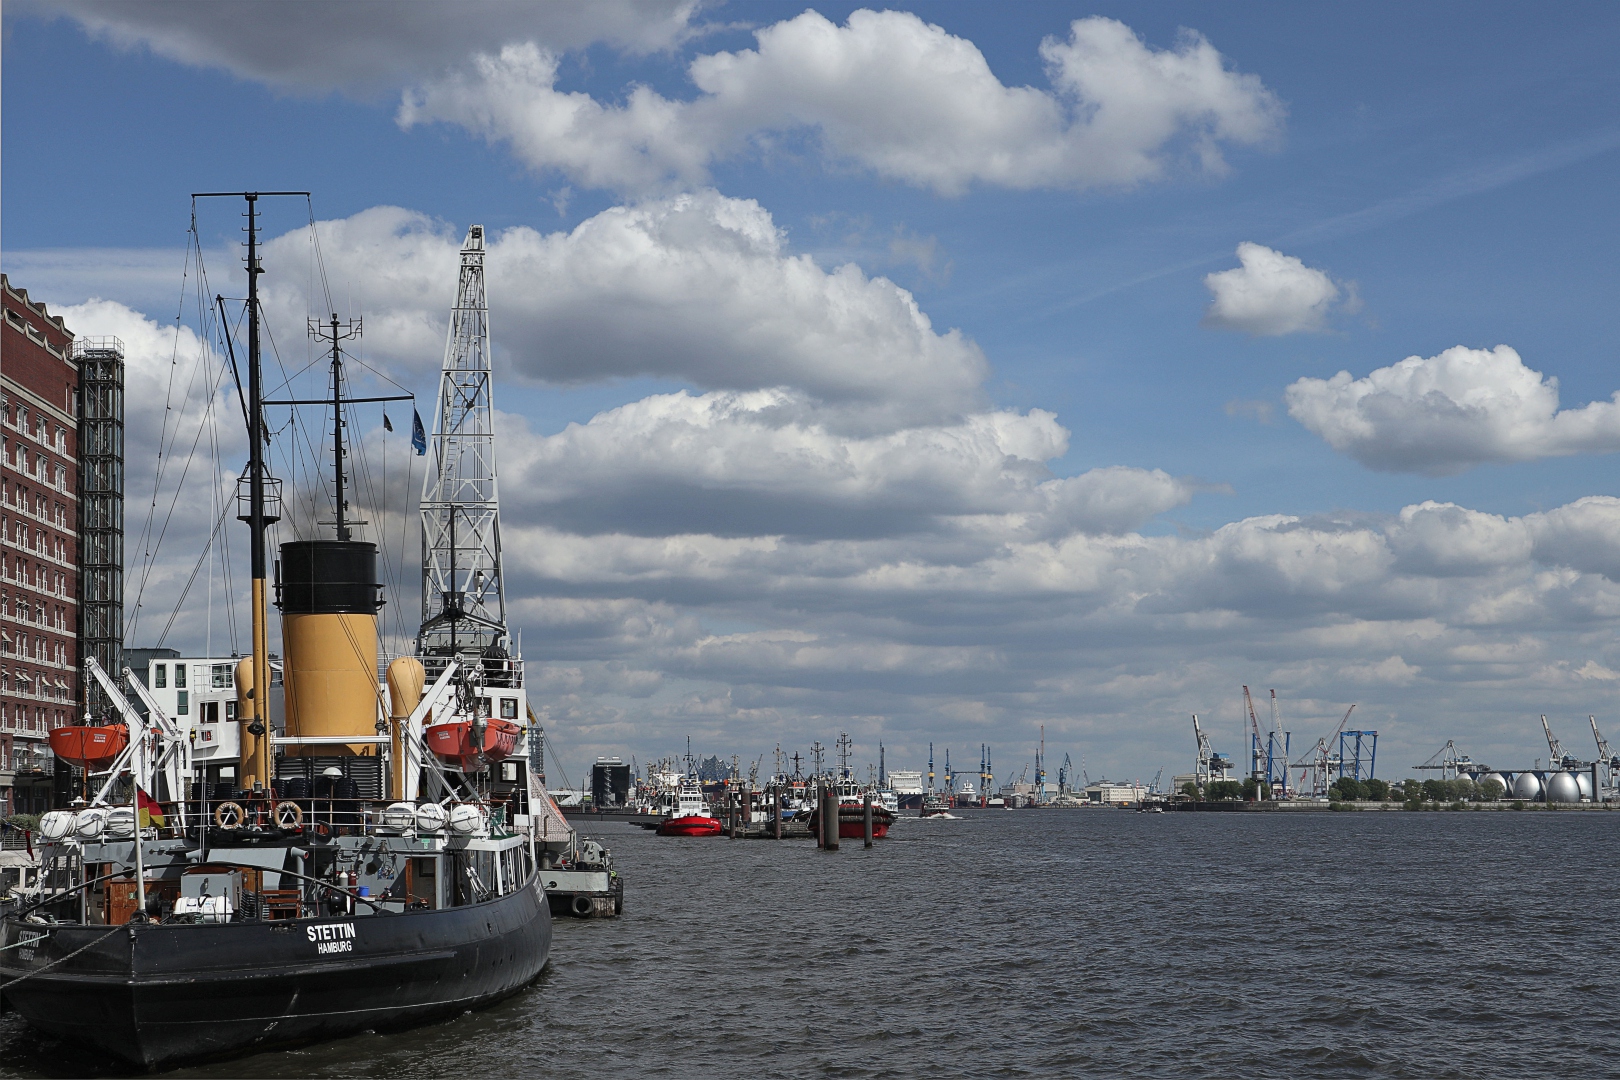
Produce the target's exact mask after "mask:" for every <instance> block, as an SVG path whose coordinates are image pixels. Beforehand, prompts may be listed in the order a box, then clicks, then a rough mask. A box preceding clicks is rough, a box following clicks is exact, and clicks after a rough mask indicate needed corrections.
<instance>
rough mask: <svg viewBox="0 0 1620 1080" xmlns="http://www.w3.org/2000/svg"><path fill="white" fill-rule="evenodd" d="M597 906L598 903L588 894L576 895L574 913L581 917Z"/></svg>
mask: <svg viewBox="0 0 1620 1080" xmlns="http://www.w3.org/2000/svg"><path fill="white" fill-rule="evenodd" d="M595 908H596V904H595V903H594V902H593V901H592V900H591V898H590V897H588V896H576V897H574V914H575V915H578V916H579V917H580V918H582V919H583V918H584V917H585V916H587V915H589V914H590V913H591V912H592V911H593V910H594V909H595Z"/></svg>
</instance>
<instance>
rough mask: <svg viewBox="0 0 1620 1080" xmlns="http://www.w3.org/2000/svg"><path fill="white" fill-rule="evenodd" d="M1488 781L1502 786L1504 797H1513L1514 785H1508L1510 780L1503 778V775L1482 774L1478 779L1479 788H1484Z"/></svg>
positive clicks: (1496, 773) (1494, 773)
mask: <svg viewBox="0 0 1620 1080" xmlns="http://www.w3.org/2000/svg"><path fill="white" fill-rule="evenodd" d="M1487 780H1495V781H1496V782H1497V783H1498V784H1501V785H1502V794H1503V795H1511V794H1513V785H1512V784H1510V783H1508V778H1507V777H1505V776H1503V775H1502V774H1501V773H1499V772H1488V773H1481V774H1480V776H1479V778H1478V783H1479V786H1480V787H1484V786H1485V782H1486V781H1487Z"/></svg>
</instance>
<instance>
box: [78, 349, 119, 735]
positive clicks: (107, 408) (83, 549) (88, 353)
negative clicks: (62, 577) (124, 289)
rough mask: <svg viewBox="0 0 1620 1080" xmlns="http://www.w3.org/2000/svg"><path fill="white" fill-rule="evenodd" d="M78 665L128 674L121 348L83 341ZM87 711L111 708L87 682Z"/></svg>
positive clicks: (80, 362)
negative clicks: (87, 662) (92, 663)
mask: <svg viewBox="0 0 1620 1080" xmlns="http://www.w3.org/2000/svg"><path fill="white" fill-rule="evenodd" d="M73 359H74V361H75V362H76V363H77V364H78V365H79V402H80V407H79V522H78V525H79V529H78V531H79V565H80V569H79V659H80V661H81V662H83V660H84V659H85V658H86V657H91V656H93V657H95V658H96V662H97V663H98V664H100V665H101V666H102V668H103V669H104V670H106V671H110V672H121V671H123V670H124V343H123V342H122V341H120V340H119V339H118V338H115V337H106V338H79V339H78V340H77V341H75V342H74V343H73ZM84 705H85V708H86V710H87V711H89V712H101V711H102V710H104V709H106V708H108V707H109V706H110V705H111V702H109V701H108V700H107V697H106V694H105V692H104V691H103V690H102V688H101V687H100V686H99V685H96V684H95V683H93V682H90V681H88V680H87V681H86V684H85V687H84Z"/></svg>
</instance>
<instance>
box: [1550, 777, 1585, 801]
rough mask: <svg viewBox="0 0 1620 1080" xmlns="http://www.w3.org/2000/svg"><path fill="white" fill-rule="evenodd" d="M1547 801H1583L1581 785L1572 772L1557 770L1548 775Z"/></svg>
mask: <svg viewBox="0 0 1620 1080" xmlns="http://www.w3.org/2000/svg"><path fill="white" fill-rule="evenodd" d="M1547 801H1548V802H1555V803H1578V802H1580V801H1581V785H1580V782H1579V781H1578V780H1576V779H1575V774H1574V773H1572V772H1555V773H1553V774H1551V775H1550V776H1548V777H1547Z"/></svg>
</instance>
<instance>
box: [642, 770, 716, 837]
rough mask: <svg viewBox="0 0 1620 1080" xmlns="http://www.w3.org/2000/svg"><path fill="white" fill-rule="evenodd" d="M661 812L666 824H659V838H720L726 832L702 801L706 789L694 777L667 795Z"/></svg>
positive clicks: (686, 778) (666, 793) (685, 780)
mask: <svg viewBox="0 0 1620 1080" xmlns="http://www.w3.org/2000/svg"><path fill="white" fill-rule="evenodd" d="M660 809H661V810H662V812H663V814H662V816H663V820H662V821H660V822H659V823H658V835H659V836H719V835H720V833H721V832H722V831H723V830H724V828H725V827H724V826H723V825H721V824H720V819H719V818H717V817H715V816H714V814H713V813H712V812H711V811H710V809H709V804H708V803H706V802H704V801H703V789H702V788H700V787H699V786H698V782H697V781H696V780H694V779H692V778H691V777H685V778H683V779H682V780H681V783H680V786H679V787H677V788H675V789H674V790H673V791H666V792H665V793H664V797H663V800H662V802H661V805H660Z"/></svg>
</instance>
